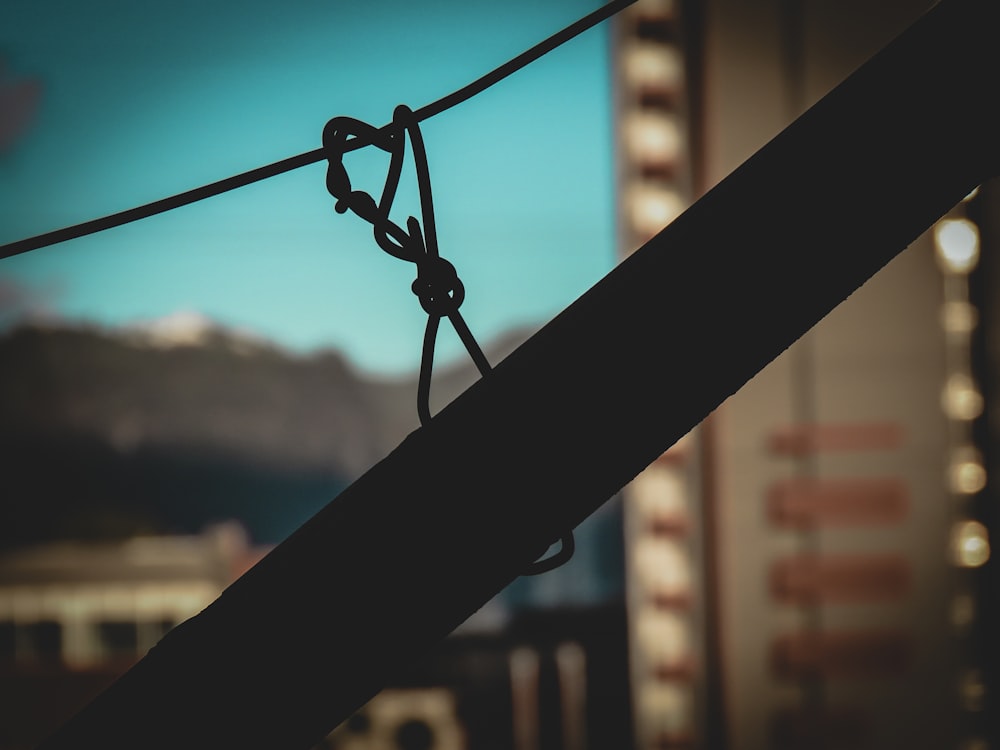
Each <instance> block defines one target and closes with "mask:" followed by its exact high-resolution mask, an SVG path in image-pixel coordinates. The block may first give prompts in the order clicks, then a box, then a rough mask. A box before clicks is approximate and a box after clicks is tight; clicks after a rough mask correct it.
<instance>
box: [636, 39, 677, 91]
mask: <svg viewBox="0 0 1000 750" xmlns="http://www.w3.org/2000/svg"><path fill="white" fill-rule="evenodd" d="M623 66H624V70H625V80H626V81H628V83H629V85H631V86H633V87H634V88H666V89H670V90H673V89H677V88H679V87H680V83H681V80H682V77H683V72H684V64H683V61H682V59H681V55H680V52H679V51H678V50H677V49H675V48H673V47H667V46H665V45H662V44H648V43H642V42H639V43H635V44H631V45H629V46H628V47H626V48H625V52H624V54H623Z"/></svg>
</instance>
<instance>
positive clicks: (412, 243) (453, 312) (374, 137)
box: [323, 104, 575, 575]
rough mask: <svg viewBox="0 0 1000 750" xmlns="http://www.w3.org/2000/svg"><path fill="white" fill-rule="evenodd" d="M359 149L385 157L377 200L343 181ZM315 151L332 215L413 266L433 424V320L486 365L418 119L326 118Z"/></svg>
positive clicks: (426, 404)
mask: <svg viewBox="0 0 1000 750" xmlns="http://www.w3.org/2000/svg"><path fill="white" fill-rule="evenodd" d="M407 141H409V143H410V149H411V151H412V153H413V164H414V169H415V171H416V176H417V190H418V192H419V195H420V215H421V219H422V220H423V224H422V225H421V221H420V220H418V219H417V218H416V217H413V216H410V217H408V218H407V220H406V229H405V230H404V229H403V228H402V227H400V226H399V225H398V224H396V223H395V222H394V221H392V219H390V218H389V214H390V212H391V210H392V203H393V201H394V200H395V197H396V190H397V188H398V187H399V178H400V176H401V174H402V171H403V159H404V156H405V152H406V143H407ZM364 146H375V147H377V148H380V149H382V150H383V151H385V152H387V153H388V154H389V170H388V172H387V174H386V178H385V185H384V187H383V188H382V196H381V198H380V199H379V200H378V201H377V202H376V200H375V198H373V197H372V196H371V195H369V194H368V193H366V192H363V191H361V190H354V189H353V185H352V184H351V178H350V175H349V174H348V172H347V168H346V167H345V166H344V155H345V154H346V153H347V152H348V151H351V150H354V149H357V148H363V147H364ZM323 151H324V154H325V156H326V159H327V162H328V167H327V174H326V188H327V191H329V193H330V195H332V196H333V197H334V198H335V199H336V203H335V204H334V208H335V210H336V211H337V212H338V213H345V212H347V211H348V210H350V211H352V212H353V213H354V214H356V215H357V216H358V217H360V218H362V219H364V220H365V221H367V222H368V223H369V224H371V225H372V232H373V234H374V237H375V242H376V243H377V244H378V246H379V247H380V248H382V250H384V251H385V252H386V253H388V254H389V255H392V256H393V257H396V258H399V259H400V260H405V261H408V262H410V263H413V264H415V265H416V267H417V278H416V279H414V281H413V284H412V285H411V286H410V289H411V290H412V292H413V293H414V294H415V295H417V299H418V300H420V306H421V307H422V308H423V310H424V312H426V313H427V326H426V328H425V329H424V343H423V352H422V355H421V359H420V375H419V379H418V382H417V415H418V417H419V418H420V423H421V424H422V425H426V424H428V423H429V422H430V421H431V419H432V418H433V417H432V415H431V411H430V387H431V376H432V371H433V367H434V346H435V343H436V341H437V332H438V328H439V327H440V323H441V318H448V320H449V321H450V322H451V324H452V327H453V328H454V329H455V333H457V334H458V337H459V339H461V341H462V343H463V344H464V345H465V348H466V350H467V351H468V352H469V356H470V357H471V358H472V360H473V362H475V364H476V367H477V368H478V370H479V374H480V375H482V376H484V377H485V376H486V375H487V374H488V373H489V372H490V370H491V367H490V364H489V362H488V361H487V359H486V356H485V355H484V354H483V351H482V349H481V348H480V347H479V344H478V343H477V342H476V339H475V337H473V335H472V333H471V331H469V327H468V325H467V324H466V323H465V319H464V318H463V317H462V315H461V313H459V311H458V308H459V307H461V305H462V302H464V301H465V286H464V285H463V284H462V281H461V279H459V277H458V272H457V271H456V270H455V266H454V265H452V264H451V263H450V262H449V261H447V260H445V259H444V258H442V257H441V255H440V253H439V252H438V245H437V231H436V228H435V223H434V203H433V198H432V196H431V181H430V173H429V170H428V167H427V153H426V150H425V149H424V140H423V136H422V134H421V132H420V123H419V119H418V118H417V116H416V114H415V113H414V112H413V110H412V109H410V108H409V107H407V106H406V105H405V104H401V105H399V106H398V107H396V109H395V111H394V112H393V116H392V122H391V123H390V124H389V125H387V126H383V127H382V128H376V127H374V126H372V125H369V124H368V123H366V122H362V121H361V120H357V119H354V118H353V117H334V118H333V119H332V120H330V121H329V122H328V123H327V124H326V126H325V127H324V128H323ZM574 547H575V542H574V539H573V534H572V532H569V533H567V534H566V535H564V536H563V537H562V540H561V547H560V549H559V552H557V553H556V554H554V555H552V556H550V557H547V558H545V559H542V560H537V561H535V562H534V563H532V564H531V565H530V566H528V568H527V569H526V570H525V575H537V574H539V573H544V572H546V571H549V570H552V569H553V568H556V567H558V566H560V565H562V564H563V563H564V562H566V560H568V559H569V558H570V557H571V556H572V554H573V549H574Z"/></svg>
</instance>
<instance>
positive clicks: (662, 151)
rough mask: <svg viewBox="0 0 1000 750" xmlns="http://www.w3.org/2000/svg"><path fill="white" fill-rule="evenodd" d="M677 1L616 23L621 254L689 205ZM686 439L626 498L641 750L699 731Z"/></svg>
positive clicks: (691, 483) (649, 0)
mask: <svg viewBox="0 0 1000 750" xmlns="http://www.w3.org/2000/svg"><path fill="white" fill-rule="evenodd" d="M677 6H678V3H676V2H673V1H672V0H638V2H636V3H635V4H634V5H632V6H630V7H629V8H628V9H626V10H625V11H623V12H622V14H621V15H620V16H619V18H618V20H617V27H616V28H617V35H616V40H615V42H616V45H617V49H616V58H615V59H616V69H617V80H616V85H617V90H616V93H617V126H618V132H617V135H618V144H619V151H618V153H619V157H620V158H619V162H618V167H619V186H620V192H619V206H620V210H619V216H620V244H621V255H622V256H625V255H627V254H629V253H630V252H631V251H632V250H634V249H635V248H637V247H639V246H641V245H642V244H643V243H644V242H646V241H647V240H648V239H649V238H650V237H652V236H653V235H655V234H657V233H658V232H659V231H660V230H661V229H663V227H665V226H666V225H667V224H669V223H670V222H671V221H673V220H674V219H675V218H676V217H677V216H678V215H679V214H680V213H681V212H682V211H683V210H684V209H685V208H686V206H687V203H688V196H689V195H690V192H691V191H690V187H689V185H690V177H689V166H688V160H687V159H686V155H687V137H686V125H685V114H686V113H685V84H684V78H685V75H684V73H685V71H684V58H683V53H682V49H681V44H680V42H681V39H680V33H679V30H680V18H679V9H678V7H677ZM696 443H697V436H696V435H694V434H692V435H688V436H687V438H685V439H684V440H683V441H681V442H680V443H678V444H677V445H676V446H675V447H674V448H672V449H671V450H670V451H668V452H667V454H665V455H664V456H663V457H662V458H661V459H660V460H658V461H657V462H655V463H654V464H653V465H652V466H650V467H649V468H647V469H646V470H645V471H644V472H643V473H642V474H640V475H639V476H638V477H637V478H636V479H635V481H633V483H632V484H631V485H629V487H627V488H626V490H625V492H624V497H625V536H626V573H627V579H628V580H627V587H626V588H627V594H626V595H627V599H628V602H627V606H628V618H629V661H630V670H631V690H632V705H633V717H634V724H635V737H636V746H637V747H638V748H639V750H652V749H653V748H656V749H657V750H659V749H660V748H670V747H688V746H689V745H690V743H691V742H692V741H694V740H695V739H696V738H697V736H698V734H699V732H698V731H697V719H696V716H697V706H698V700H697V691H696V687H697V684H698V682H697V680H696V679H695V675H696V671H697V670H696V667H697V662H698V661H699V660H698V658H697V654H698V653H699V648H698V638H697V635H696V634H697V633H698V632H700V628H699V627H698V626H697V612H698V611H699V608H698V606H697V604H698V597H697V596H696V595H695V593H694V592H695V591H696V587H695V578H696V576H697V570H698V568H699V566H698V565H697V563H696V561H697V559H698V557H697V556H698V546H697V544H696V539H697V537H698V533H699V528H698V524H697V517H698V513H697V503H696V500H695V497H696V493H697V486H696V482H697V472H696V464H697V461H696V456H695V455H694V452H693V451H692V450H690V446H693V445H695V444H696Z"/></svg>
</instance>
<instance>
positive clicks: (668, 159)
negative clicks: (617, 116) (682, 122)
mask: <svg viewBox="0 0 1000 750" xmlns="http://www.w3.org/2000/svg"><path fill="white" fill-rule="evenodd" d="M625 137H626V143H627V144H628V150H629V154H630V156H631V157H632V158H633V159H634V160H635V161H638V162H644V163H647V164H673V163H675V162H676V161H677V159H678V157H679V155H680V152H681V132H680V128H679V127H678V125H677V121H676V120H675V119H674V118H672V117H667V116H665V115H662V114H655V113H651V112H635V113H633V114H632V115H630V116H629V117H628V119H627V120H626V121H625Z"/></svg>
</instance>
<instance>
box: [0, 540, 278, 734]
mask: <svg viewBox="0 0 1000 750" xmlns="http://www.w3.org/2000/svg"><path fill="white" fill-rule="evenodd" d="M262 555H263V550H259V549H254V548H252V547H250V546H249V545H248V543H247V539H246V536H245V535H244V533H243V530H242V529H241V527H240V526H239V525H238V524H233V523H229V524H224V525H219V526H215V527H211V528H209V529H208V530H206V531H205V533H204V534H202V535H200V536H156V537H135V538H131V539H126V540H122V541H116V542H112V541H104V542H97V541H90V542H71V541H67V542H52V543H50V544H40V545H33V546H30V547H23V548H19V549H12V550H7V551H5V552H4V553H3V554H2V555H0V705H3V714H2V719H0V747H2V748H4V750H13V749H14V748H29V747H34V745H35V744H36V743H37V742H39V741H41V740H42V739H44V738H45V736H46V735H47V734H48V733H49V732H51V731H52V730H53V729H54V728H55V726H58V724H59V723H60V722H62V721H65V720H66V719H68V718H69V717H70V716H71V715H72V714H73V713H75V712H76V711H77V710H78V709H79V708H81V707H82V706H84V705H85V704H86V703H87V702H89V701H90V700H91V699H93V698H94V697H96V696H97V694H98V693H99V692H100V691H101V690H103V689H104V688H105V687H107V686H108V685H109V684H111V682H112V681H113V680H114V679H115V678H116V677H117V676H118V675H119V674H121V673H122V672H124V671H125V670H126V669H127V668H128V667H130V666H131V665H132V664H133V663H134V662H135V661H137V660H138V659H139V658H140V657H141V656H142V655H144V654H145V653H146V651H148V650H149V649H150V648H152V647H153V646H154V645H155V644H156V642H157V641H158V640H159V639H160V638H161V637H162V636H163V635H164V634H166V632H167V631H168V630H170V629H171V628H172V627H173V626H174V625H177V624H178V623H180V622H183V621H184V620H186V619H188V618H189V617H192V616H193V615H195V614H197V613H198V612H200V611H201V610H202V609H203V608H204V607H206V606H208V604H210V603H211V602H212V601H213V600H215V599H216V598H217V597H218V596H219V594H221V593H222V590H223V589H224V588H225V587H226V586H228V585H229V584H230V583H231V582H232V581H233V580H235V579H236V578H237V577H239V576H240V575H242V573H243V572H244V571H246V570H247V569H249V568H250V566H251V565H253V564H254V563H255V562H256V561H257V560H258V559H259V558H260V557H261V556H262Z"/></svg>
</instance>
